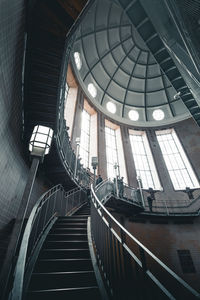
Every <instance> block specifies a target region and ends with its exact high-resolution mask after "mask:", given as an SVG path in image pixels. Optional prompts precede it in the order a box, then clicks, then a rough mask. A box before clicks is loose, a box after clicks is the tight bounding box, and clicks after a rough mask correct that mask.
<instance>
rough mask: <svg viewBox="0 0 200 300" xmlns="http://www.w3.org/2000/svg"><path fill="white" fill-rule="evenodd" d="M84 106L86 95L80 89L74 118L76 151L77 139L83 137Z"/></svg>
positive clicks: (73, 146) (72, 140)
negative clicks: (82, 119)
mask: <svg viewBox="0 0 200 300" xmlns="http://www.w3.org/2000/svg"><path fill="white" fill-rule="evenodd" d="M83 105H84V95H83V93H82V91H81V89H80V88H78V93H77V101H76V108H75V116H74V123H73V129H72V139H71V143H72V148H73V149H74V150H76V143H75V141H76V138H77V137H80V136H81V114H82V111H83Z"/></svg>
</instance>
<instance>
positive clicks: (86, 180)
mask: <svg viewBox="0 0 200 300" xmlns="http://www.w3.org/2000/svg"><path fill="white" fill-rule="evenodd" d="M56 141H57V145H58V151H59V153H60V156H61V159H62V161H63V164H64V166H65V168H66V170H67V173H68V174H69V175H70V176H71V178H72V179H73V180H74V181H76V183H77V184H80V185H82V186H89V185H90V176H89V174H88V173H87V171H86V169H85V168H83V166H82V165H81V163H80V160H79V159H77V168H76V174H75V164H76V154H75V153H74V151H73V149H72V146H71V142H70V139H69V135H68V132H67V128H66V122H65V120H64V117H63V115H62V114H61V115H60V119H59V128H58V131H57V135H56Z"/></svg>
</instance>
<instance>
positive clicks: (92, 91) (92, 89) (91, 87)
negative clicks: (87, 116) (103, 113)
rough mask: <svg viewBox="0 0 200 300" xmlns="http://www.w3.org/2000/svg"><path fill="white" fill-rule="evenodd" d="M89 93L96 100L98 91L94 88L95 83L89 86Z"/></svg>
mask: <svg viewBox="0 0 200 300" xmlns="http://www.w3.org/2000/svg"><path fill="white" fill-rule="evenodd" d="M88 92H89V93H90V95H91V96H92V97H93V98H95V97H96V95H97V89H96V87H95V86H94V84H93V83H89V84H88Z"/></svg>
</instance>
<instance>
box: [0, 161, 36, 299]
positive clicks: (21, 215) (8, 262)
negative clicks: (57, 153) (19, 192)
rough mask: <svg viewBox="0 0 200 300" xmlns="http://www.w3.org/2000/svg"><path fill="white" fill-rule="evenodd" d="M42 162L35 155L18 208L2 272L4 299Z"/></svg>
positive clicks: (0, 284)
mask: <svg viewBox="0 0 200 300" xmlns="http://www.w3.org/2000/svg"><path fill="white" fill-rule="evenodd" d="M39 162H40V158H39V157H33V160H32V165H31V169H30V172H29V175H28V180H27V183H26V186H25V189H24V194H23V196H22V200H21V203H20V206H19V209H18V213H17V216H16V220H15V224H14V227H13V230H12V234H11V237H10V242H9V245H8V249H7V253H6V257H5V260H4V263H3V267H2V271H1V274H0V291H2V299H6V298H5V297H6V290H7V286H8V280H9V275H10V272H11V269H12V267H13V263H14V261H13V259H14V256H15V252H16V249H17V244H18V241H19V238H20V234H21V230H22V226H23V223H24V219H25V216H26V211H27V208H28V205H29V200H30V197H31V193H32V189H33V184H34V181H35V176H36V173H37V169H38V165H39Z"/></svg>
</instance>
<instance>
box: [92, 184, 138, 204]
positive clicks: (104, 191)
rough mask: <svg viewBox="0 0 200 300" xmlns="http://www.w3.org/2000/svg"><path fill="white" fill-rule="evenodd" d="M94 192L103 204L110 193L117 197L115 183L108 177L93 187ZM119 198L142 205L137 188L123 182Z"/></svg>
mask: <svg viewBox="0 0 200 300" xmlns="http://www.w3.org/2000/svg"><path fill="white" fill-rule="evenodd" d="M95 193H96V195H97V197H98V199H99V200H100V201H101V203H103V204H105V203H106V202H107V200H108V199H109V198H110V197H111V196H112V195H114V196H115V197H118V196H117V190H116V184H115V183H114V182H113V181H111V180H109V179H106V180H104V181H102V182H101V183H100V184H99V185H97V186H96V187H95ZM120 199H121V200H123V201H125V202H129V203H132V204H137V205H140V206H141V205H142V204H141V196H140V191H139V190H138V189H135V188H133V187H130V186H128V185H126V184H124V188H123V196H121V197H120Z"/></svg>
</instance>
